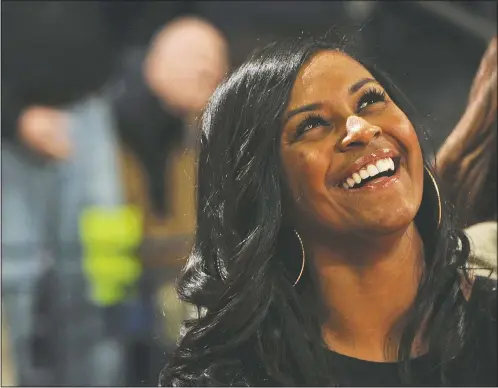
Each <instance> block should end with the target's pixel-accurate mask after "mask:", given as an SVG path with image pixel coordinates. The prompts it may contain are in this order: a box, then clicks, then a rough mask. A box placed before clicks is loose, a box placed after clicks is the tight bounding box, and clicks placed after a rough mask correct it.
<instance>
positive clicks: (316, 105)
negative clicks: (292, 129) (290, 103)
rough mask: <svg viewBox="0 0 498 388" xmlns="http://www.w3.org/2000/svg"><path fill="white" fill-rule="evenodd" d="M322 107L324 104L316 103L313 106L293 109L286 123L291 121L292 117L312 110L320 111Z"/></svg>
mask: <svg viewBox="0 0 498 388" xmlns="http://www.w3.org/2000/svg"><path fill="white" fill-rule="evenodd" d="M322 106H323V104H322V103H321V102H315V103H313V104H308V105H303V106H300V107H299V108H296V109H292V110H291V111H289V112H288V113H287V115H286V116H285V121H286V122H287V121H289V120H290V119H291V118H292V117H294V116H295V115H298V114H299V113H303V112H308V111H311V110H318V109H320V108H321V107H322Z"/></svg>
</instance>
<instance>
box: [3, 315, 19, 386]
mask: <svg viewBox="0 0 498 388" xmlns="http://www.w3.org/2000/svg"><path fill="white" fill-rule="evenodd" d="M8 334H9V333H8V329H7V325H5V324H3V322H2V360H1V362H0V363H1V365H2V387H12V386H16V379H15V375H14V373H15V372H14V364H13V360H12V350H11V346H10V343H9V335H8Z"/></svg>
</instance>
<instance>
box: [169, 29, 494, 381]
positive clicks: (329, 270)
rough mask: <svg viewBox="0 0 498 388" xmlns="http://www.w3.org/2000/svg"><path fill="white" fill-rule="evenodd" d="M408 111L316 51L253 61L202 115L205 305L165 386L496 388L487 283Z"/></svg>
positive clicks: (303, 45)
mask: <svg viewBox="0 0 498 388" xmlns="http://www.w3.org/2000/svg"><path fill="white" fill-rule="evenodd" d="M412 120H414V114H413V112H412V111H411V107H410V105H409V104H407V103H406V102H405V100H404V99H403V97H402V95H401V93H400V92H399V91H398V89H396V87H395V86H394V85H393V84H392V83H391V82H390V81H389V79H388V78H387V77H385V76H383V74H382V73H381V72H379V71H377V70H376V69H375V68H373V67H370V66H367V65H366V64H363V63H361V62H359V61H358V60H356V59H354V58H353V57H352V56H350V55H348V54H347V53H346V51H345V49H344V47H338V46H335V45H333V44H330V43H328V42H322V41H317V40H314V39H308V40H305V39H300V40H294V41H293V40H291V41H285V42H281V43H276V44H272V45H269V46H267V47H266V48H264V49H262V50H260V51H258V52H257V53H255V54H254V55H253V56H252V57H251V58H250V59H249V60H248V61H247V62H246V63H244V64H243V65H242V66H241V67H240V68H239V69H238V70H236V71H235V72H234V73H233V74H231V75H230V76H229V77H228V78H227V79H226V80H225V81H224V82H223V83H222V84H221V85H220V86H219V87H218V89H217V90H216V92H215V93H214V95H213V96H212V98H211V101H210V103H209V105H208V107H207V109H206V111H205V114H204V117H203V123H202V133H201V140H200V157H199V164H198V182H197V183H198V204H197V212H198V213H197V231H196V238H195V244H194V247H193V249H192V253H191V255H190V257H189V260H188V263H187V265H186V267H185V270H184V273H183V275H182V277H181V279H180V282H179V285H178V292H179V295H180V297H181V299H182V300H184V301H186V302H189V303H192V304H194V305H196V306H197V307H198V308H199V316H198V317H197V318H196V319H193V320H190V321H188V322H186V323H185V327H184V330H183V333H182V336H181V338H180V341H179V345H178V348H177V349H176V351H175V352H174V353H173V355H172V356H171V359H170V361H169V363H168V365H167V366H166V368H165V369H164V371H163V374H162V376H161V384H162V385H173V386H193V385H201V386H212V385H256V386H261V385H264V386H269V385H272V386H273V385H294V386H295V385H315V386H316V385H327V386H331V385H349V386H357V385H360V386H361V385H363V386H375V385H377V386H393V385H394V386H396V385H398V386H399V385H431V386H434V385H448V384H457V385H462V384H463V385H466V384H470V385H493V384H496V366H495V365H496V343H495V342H494V339H493V338H495V337H496V334H495V331H496V311H495V309H496V307H495V304H494V301H495V300H496V282H494V281H490V280H488V279H484V278H480V277H475V278H473V277H471V276H469V274H468V273H467V269H466V268H467V260H468V257H469V244H468V240H467V238H466V237H465V235H464V234H463V233H462V232H461V231H460V230H458V229H456V228H455V227H454V226H453V223H452V216H451V214H450V210H449V209H448V207H447V206H446V204H445V201H444V200H443V198H442V194H443V193H440V191H439V189H438V186H437V180H436V179H435V177H434V175H433V173H432V170H431V167H430V165H429V163H428V161H427V160H426V159H425V157H424V155H423V153H422V150H421V146H420V143H419V140H418V136H417V132H416V123H415V122H414V121H412Z"/></svg>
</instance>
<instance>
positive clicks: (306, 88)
mask: <svg viewBox="0 0 498 388" xmlns="http://www.w3.org/2000/svg"><path fill="white" fill-rule="evenodd" d="M363 78H373V76H372V75H371V74H370V72H369V71H368V70H367V69H365V68H364V67H363V66H362V65H361V64H360V63H359V62H357V61H356V60H354V59H353V58H351V57H349V56H348V55H346V54H344V53H341V52H339V51H332V50H327V51H321V52H319V53H317V54H315V55H314V56H313V57H312V58H311V59H310V60H309V61H308V62H307V63H305V64H304V65H303V67H302V68H301V70H300V71H299V73H298V75H297V78H296V81H295V83H294V86H293V88H292V93H291V99H290V104H289V109H292V108H293V106H294V105H302V104H307V103H312V102H316V101H317V100H322V99H324V96H325V94H327V95H330V94H332V93H334V94H335V93H344V92H346V93H347V91H348V88H349V87H350V86H351V85H352V84H354V83H355V82H357V81H358V80H360V79H363Z"/></svg>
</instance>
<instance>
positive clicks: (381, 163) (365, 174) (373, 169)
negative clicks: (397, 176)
mask: <svg viewBox="0 0 498 388" xmlns="http://www.w3.org/2000/svg"><path fill="white" fill-rule="evenodd" d="M387 170H393V171H394V170H395V166H394V161H393V160H392V158H385V159H380V160H377V162H376V163H375V164H369V165H368V166H367V167H363V168H362V169H361V170H360V171H358V172H355V173H354V174H353V175H352V176H351V177H349V178H347V179H346V181H345V182H343V183H342V187H344V188H345V189H350V188H352V187H354V186H355V184H359V183H361V181H362V179H367V178H369V177H374V176H376V175H377V174H379V173H381V172H384V171H387Z"/></svg>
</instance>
